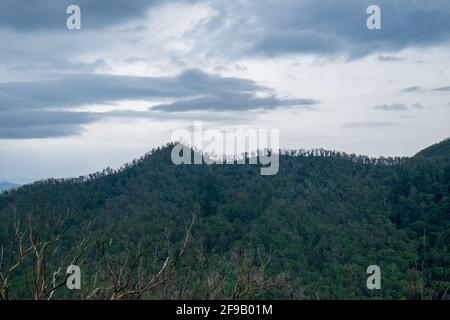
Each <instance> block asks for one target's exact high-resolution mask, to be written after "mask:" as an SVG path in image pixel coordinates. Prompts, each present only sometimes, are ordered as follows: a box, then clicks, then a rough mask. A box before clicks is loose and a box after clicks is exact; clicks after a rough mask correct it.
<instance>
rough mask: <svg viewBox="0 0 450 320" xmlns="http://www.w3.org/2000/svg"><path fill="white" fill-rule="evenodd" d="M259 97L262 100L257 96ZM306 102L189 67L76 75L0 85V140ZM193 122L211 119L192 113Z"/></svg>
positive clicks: (310, 102) (306, 101) (306, 104)
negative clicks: (89, 108)
mask: <svg viewBox="0 0 450 320" xmlns="http://www.w3.org/2000/svg"><path fill="white" fill-rule="evenodd" d="M262 95H264V96H262ZM161 98H164V99H170V100H174V101H173V102H172V103H169V104H160V105H157V106H154V107H153V108H151V109H150V108H149V110H147V111H144V112H136V111H131V110H125V111H113V112H103V113H99V112H71V111H69V109H76V108H77V107H81V106H85V105H96V104H108V103H109V104H112V103H115V102H117V101H120V100H148V101H149V102H150V101H152V100H155V99H161ZM316 103H318V102H317V101H315V100H312V99H287V98H280V97H278V96H277V95H276V94H275V93H274V92H273V90H272V89H270V88H268V87H265V86H261V85H259V84H257V83H256V82H254V81H252V80H248V79H242V78H233V77H222V76H219V75H213V74H207V73H204V72H202V71H199V70H196V69H189V70H186V71H184V72H182V73H181V74H179V75H177V76H174V77H134V76H114V75H94V74H78V75H66V76H64V77H61V78H57V79H51V80H40V81H28V82H15V83H0V126H1V127H2V129H1V130H0V138H9V139H12V138H47V137H57V136H68V135H74V134H79V133H80V132H81V130H82V126H83V125H85V124H89V123H92V122H95V121H98V120H99V119H101V118H105V117H116V118H117V117H123V118H155V119H164V118H167V116H165V115H164V113H167V114H168V113H169V112H170V113H171V117H172V118H174V117H177V116H178V117H179V116H180V115H176V114H175V115H174V114H173V113H177V112H178V113H183V112H186V111H199V112H208V111H209V112H211V111H214V112H221V113H227V112H230V111H251V110H255V109H275V108H278V107H293V106H302V107H310V106H312V105H314V104H316ZM196 116H197V117H198V118H197V119H201V118H203V119H208V118H209V119H212V118H211V117H213V116H211V115H207V114H197V115H196Z"/></svg>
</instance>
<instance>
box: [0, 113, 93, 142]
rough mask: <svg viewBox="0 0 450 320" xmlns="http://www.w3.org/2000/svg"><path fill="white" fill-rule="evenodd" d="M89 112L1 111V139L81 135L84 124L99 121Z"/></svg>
mask: <svg viewBox="0 0 450 320" xmlns="http://www.w3.org/2000/svg"><path fill="white" fill-rule="evenodd" d="M98 119H99V116H98V115H96V114H95V113H89V112H67V111H42V110H41V111H34V110H27V111H23V110H22V111H6V112H5V111H1V112H0V139H31V138H50V137H62V136H72V135H77V134H80V133H81V131H82V126H81V125H83V124H88V123H91V122H93V121H95V120H98Z"/></svg>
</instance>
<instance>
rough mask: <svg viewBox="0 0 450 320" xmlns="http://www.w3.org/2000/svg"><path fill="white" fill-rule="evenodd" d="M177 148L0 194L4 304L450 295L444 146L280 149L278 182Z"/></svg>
mask: <svg viewBox="0 0 450 320" xmlns="http://www.w3.org/2000/svg"><path fill="white" fill-rule="evenodd" d="M172 148H173V144H168V145H166V146H163V147H159V148H156V149H154V150H152V151H151V152H149V153H148V154H146V155H145V156H143V157H142V158H140V159H136V160H134V161H132V162H131V163H129V164H126V165H124V166H123V167H122V168H120V169H117V170H113V169H110V168H107V169H105V170H103V171H102V172H97V173H93V174H91V175H89V176H83V177H78V178H70V179H58V180H57V179H48V180H45V181H38V182H35V183H32V184H29V185H25V186H22V187H21V188H19V189H16V190H11V191H7V192H3V193H0V221H1V223H0V247H1V252H0V299H1V300H9V299H36V300H44V299H45V300H48V299H82V300H89V299H94V300H96V299H114V300H119V299H426V300H429V299H449V297H450V294H449V289H450V227H449V224H450V140H448V139H447V140H444V141H442V142H440V143H437V144H435V145H433V146H430V147H429V148H427V149H425V150H422V151H420V152H418V153H417V154H416V155H415V156H413V157H404V158H370V157H365V156H358V155H351V154H346V153H343V152H337V151H327V150H322V149H317V150H281V151H280V169H279V172H278V174H276V175H273V176H261V175H260V174H259V169H260V167H259V165H258V166H256V165H238V164H236V165H226V166H225V165H222V166H220V165H207V164H201V165H174V164H172V162H171V158H170V155H171V150H172ZM191 152H196V151H194V150H192V151H191ZM69 265H77V266H79V267H80V270H81V274H82V276H81V288H80V289H79V290H69V289H68V288H67V286H66V280H67V277H68V275H67V273H66V268H67V267H68V266H69ZM370 265H378V266H379V267H380V269H381V289H380V290H369V289H368V288H367V287H366V280H367V277H368V275H367V273H366V269H367V267H368V266H370Z"/></svg>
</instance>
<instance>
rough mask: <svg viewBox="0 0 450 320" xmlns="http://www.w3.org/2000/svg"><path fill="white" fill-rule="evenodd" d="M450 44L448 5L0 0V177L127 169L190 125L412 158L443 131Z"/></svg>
mask: <svg viewBox="0 0 450 320" xmlns="http://www.w3.org/2000/svg"><path fill="white" fill-rule="evenodd" d="M71 4H77V5H79V6H80V8H81V30H68V29H67V28H66V19H67V17H68V15H67V14H66V8H67V6H69V5H71ZM112 4H114V6H113V5H112ZM372 4H375V5H378V6H379V7H380V8H381V27H382V28H381V30H369V29H368V28H367V26H366V20H367V18H368V14H367V13H366V9H367V7H368V6H369V5H372ZM449 49H450V2H449V1H448V0H429V1H423V0H386V1H379V0H370V1H366V0H342V1H336V0H254V1H249V0H246V1H244V0H240V1H239V0H197V1H187V0H186V1H168V0H151V1H143V0H142V1H141V0H138V1H130V0H117V1H107V0H96V1H90V0H78V1H75V0H73V1H72V0H70V1H69V0H68V1H66V0H62V1H61V0H48V1H30V0H2V1H1V2H0V181H4V180H7V181H11V182H17V183H26V182H30V181H34V180H38V179H43V178H48V177H57V178H59V177H72V176H79V175H82V174H87V173H90V172H94V171H97V170H100V169H102V168H104V167H107V166H111V167H119V166H120V165H121V164H123V163H125V162H128V161H131V160H132V159H134V158H137V157H139V156H141V155H142V154H144V153H145V152H147V151H149V150H150V149H151V148H153V147H155V146H158V145H162V144H165V143H167V142H169V141H170V137H171V133H172V132H173V130H175V129H179V128H189V127H191V126H192V125H193V123H194V121H195V120H203V121H204V123H205V126H207V127H214V128H220V129H227V128H235V127H236V128H237V127H239V128H268V129H270V128H277V129H280V145H281V147H282V148H316V147H322V148H326V149H335V150H342V151H346V152H349V153H358V154H366V155H370V156H380V155H384V156H400V155H402V156H403V155H406V156H410V155H413V154H414V153H416V152H417V151H419V150H420V149H422V148H424V147H426V146H428V145H430V144H433V143H436V142H438V141H440V140H442V139H444V138H447V137H450V125H449V119H450V74H449V73H450V50H449Z"/></svg>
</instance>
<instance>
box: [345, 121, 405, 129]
mask: <svg viewBox="0 0 450 320" xmlns="http://www.w3.org/2000/svg"><path fill="white" fill-rule="evenodd" d="M397 125H399V123H396V122H383V121H366V122H349V123H346V124H344V125H343V128H347V129H353V128H383V127H393V126H397Z"/></svg>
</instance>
